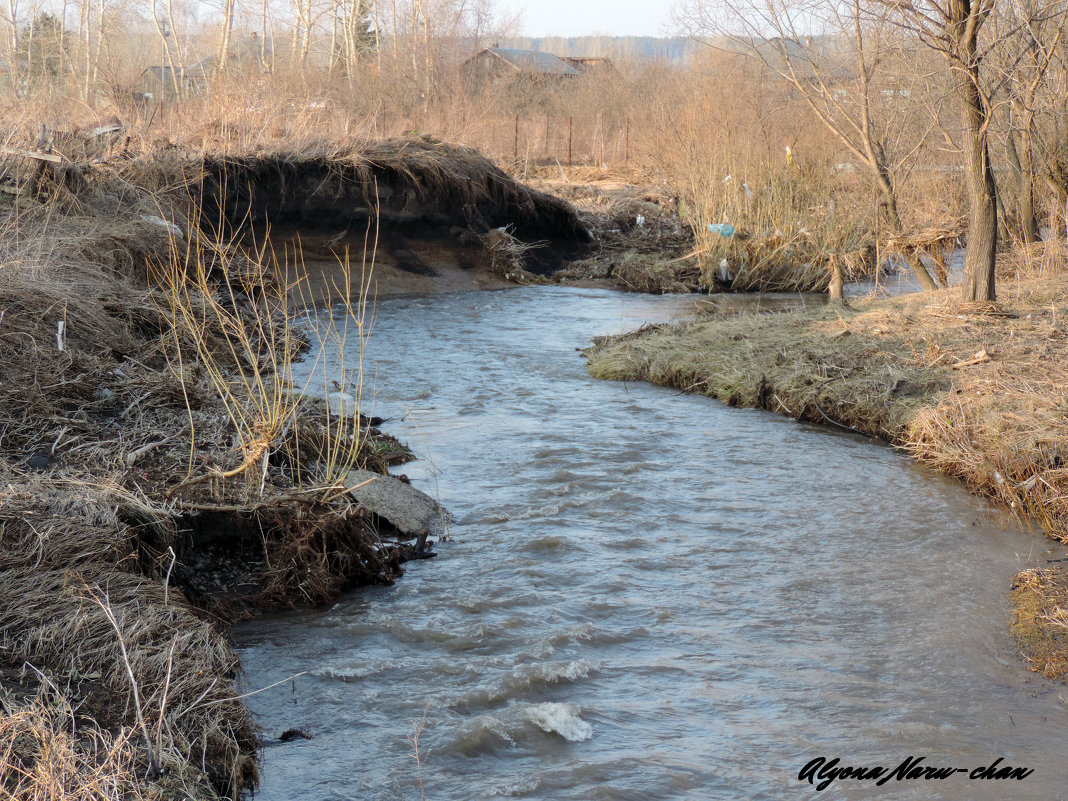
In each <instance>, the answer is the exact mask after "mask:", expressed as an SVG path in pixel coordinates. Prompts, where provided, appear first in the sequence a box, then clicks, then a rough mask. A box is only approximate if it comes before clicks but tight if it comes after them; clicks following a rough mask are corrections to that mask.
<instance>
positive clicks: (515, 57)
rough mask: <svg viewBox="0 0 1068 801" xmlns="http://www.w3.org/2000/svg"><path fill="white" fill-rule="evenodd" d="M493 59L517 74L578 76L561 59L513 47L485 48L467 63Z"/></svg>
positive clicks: (576, 71) (550, 54)
mask: <svg viewBox="0 0 1068 801" xmlns="http://www.w3.org/2000/svg"><path fill="white" fill-rule="evenodd" d="M487 56H488V57H495V58H499V59H501V60H502V61H503V62H504V63H505V64H508V65H509V66H511V67H513V68H514V69H515V70H516V71H517V72H522V73H529V74H532V75H579V74H580V72H579V70H577V69H575V68H574V67H573V66H571V65H570V64H568V63H567V62H566V61H564V60H563V59H562V58H557V57H556V56H554V55H553V54H552V53H542V52H541V51H538V50H519V49H517V48H514V47H487V48H486V49H485V50H483V51H482V52H481V53H478V54H477V55H475V56H472V58H471V59H469V60H468V61H469V62H470V61H473V60H474V59H478V58H485V57H487Z"/></svg>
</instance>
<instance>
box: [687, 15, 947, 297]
mask: <svg viewBox="0 0 1068 801" xmlns="http://www.w3.org/2000/svg"><path fill="white" fill-rule="evenodd" d="M674 18H675V21H676V24H677V25H678V26H679V27H680V29H681V30H683V31H685V32H686V33H687V34H689V35H690V36H691V37H694V38H697V39H698V41H701V42H703V43H705V44H708V45H710V46H713V47H730V48H733V49H736V50H738V51H739V52H742V53H745V54H746V55H748V56H750V57H752V58H755V59H757V60H758V61H759V62H760V63H761V64H763V65H764V67H765V68H766V69H767V70H770V71H771V73H772V74H774V75H775V76H777V77H778V78H779V79H781V80H783V81H785V82H786V83H787V84H788V85H789V86H791V87H792V88H793V89H794V91H795V92H796V94H797V96H798V97H800V98H801V100H802V101H803V102H804V103H805V105H807V106H808V108H809V109H810V110H811V111H812V113H813V114H815V115H816V118H817V119H818V120H819V121H820V122H821V123H822V124H823V126H824V127H825V128H826V129H827V130H828V131H829V132H830V133H831V134H832V135H833V136H834V137H835V138H836V139H837V140H838V141H839V142H840V143H841V144H842V145H843V146H844V147H845V148H846V150H847V151H848V152H849V153H850V154H851V155H852V157H853V158H854V159H856V160H857V161H858V162H860V164H862V165H863V166H864V168H865V169H866V170H867V172H868V174H869V175H870V176H871V179H872V181H873V183H874V185H875V187H876V189H877V190H878V193H879V207H880V211H881V213H882V217H883V219H884V220H885V221H886V223H887V225H888V227H889V228H890V231H891V232H892V233H893V234H900V233H901V231H902V223H901V216H900V213H899V210H898V200H897V198H898V195H897V187H896V180H895V177H896V173H897V171H898V170H899V169H900V167H901V166H902V165H903V164H904V163H905V161H906V160H907V159H908V158H909V157H911V156H912V155H913V154H914V153H915V152H916V150H917V149H918V148H919V147H920V145H921V144H922V142H923V141H924V140H925V138H926V135H927V131H914V130H912V126H910V125H909V121H908V119H907V117H908V111H909V106H910V99H911V97H912V93H911V91H909V90H908V89H905V88H903V85H902V84H900V83H899V81H898V76H897V75H893V74H891V73H890V72H889V70H888V69H887V65H888V62H889V61H890V60H892V59H894V58H900V55H901V44H900V42H899V41H896V40H898V39H900V36H898V35H896V34H899V29H898V28H897V27H896V26H891V25H889V24H888V22H887V20H886V19H885V13H884V14H876V13H873V12H872V9H871V8H868V7H866V6H864V5H862V3H861V0H806V2H794V1H793V0H730V2H726V3H725V4H723V5H720V6H712V5H711V4H710V3H709V2H708V0H684V2H683V3H681V4H679V5H677V6H676V7H675V8H674ZM709 34H718V35H719V36H718V39H709V38H708V35H709ZM883 95H888V96H889V98H890V100H889V102H883V103H879V102H877V101H878V100H879V99H880V98H881V97H882V96H883ZM909 134H912V136H911V138H910V137H909ZM906 261H907V263H908V265H909V268H910V270H911V271H912V273H913V274H914V275H915V276H916V279H917V280H918V281H919V282H920V284H921V286H922V287H923V288H924V289H925V290H933V289H936V288H937V284H936V283H935V281H934V279H932V278H931V276H930V274H929V273H928V272H927V269H926V268H925V267H924V265H923V263H922V262H921V261H920V259H919V257H918V256H917V255H916V254H914V253H908V254H906Z"/></svg>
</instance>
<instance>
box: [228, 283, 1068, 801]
mask: <svg viewBox="0 0 1068 801" xmlns="http://www.w3.org/2000/svg"><path fill="white" fill-rule="evenodd" d="M694 300H695V299H694V298H693V297H690V298H677V297H659V298H651V297H643V296H634V295H620V294H616V293H612V292H609V291H604V290H579V289H561V288H544V287H543V288H524V289H517V290H510V291H508V292H482V293H477V292H471V293H458V294H453V295H443V296H435V297H407V298H398V299H395V300H390V301H385V302H381V303H380V304H379V305H378V310H377V323H376V330H375V332H374V334H373V337H372V341H371V344H370V347H369V351H368V353H367V355H366V364H367V369H368V374H369V375H370V376H372V378H373V380H374V383H375V390H376V392H375V399H374V410H373V411H374V413H375V414H378V415H381V416H384V417H388V418H393V420H394V422H393V423H392V424H391V428H390V431H391V433H393V434H395V435H397V436H399V437H400V438H401V439H404V440H406V441H408V442H409V443H410V444H411V445H412V446H413V447H414V449H415V450H416V452H417V453H419V454H421V458H420V459H419V461H417V462H414V463H412V464H409V465H406V466H404V467H402V468H400V469H401V470H402V471H403V472H405V473H407V474H408V475H409V476H410V477H411V479H412V481H413V483H414V484H416V485H417V486H419V487H421V488H422V489H424V490H427V491H429V492H432V493H434V494H437V495H439V496H440V497H441V499H442V501H443V502H444V503H445V504H446V505H447V506H449V507H450V508H451V510H452V512H453V513H454V515H455V517H456V520H457V522H456V523H455V524H454V526H453V527H452V530H451V536H452V538H453V540H454V541H452V542H445V543H442V544H441V545H439V547H438V550H439V552H440V555H439V556H438V558H437V559H434V560H429V561H425V562H418V563H415V564H414V565H412V566H411V567H410V569H409V571H408V573H407V575H405V576H404V577H403V578H402V579H401V580H400V581H398V583H397V584H396V585H395V586H392V587H373V588H367V589H364V590H361V591H359V592H355V593H352V594H351V595H348V596H346V597H344V598H343V599H341V600H340V601H339V602H338V603H337V604H335V605H334V606H333V607H332V608H331V609H328V610H323V611H316V612H294V613H289V614H282V615H275V616H270V617H265V618H261V619H258V620H254V621H252V622H250V623H248V624H245V625H243V626H241V627H239V628H238V630H237V632H236V634H237V639H238V644H239V646H240V649H241V654H242V660H243V663H244V666H245V681H246V683H247V685H248V687H249V688H254V687H259V686H266V685H268V684H271V683H272V682H276V681H278V680H279V679H283V678H285V677H286V676H288V675H290V674H294V673H298V672H301V671H305V673H304V675H302V676H300V677H299V678H297V679H294V680H293V681H291V682H285V683H284V684H281V685H279V686H278V687H275V688H273V689H271V690H268V691H266V692H264V693H261V694H259V695H255V696H252V697H251V698H250V699H249V703H250V705H251V706H252V708H253V710H254V712H255V713H256V715H257V717H258V719H259V721H260V722H261V723H262V725H263V726H264V729H265V737H266V738H267V739H268V740H269V741H270V745H268V747H267V748H266V749H265V755H264V762H263V781H264V783H263V787H262V790H261V791H260V792H258V793H257V799H261V800H262V801H272V800H273V799H286V801H297V800H299V799H309V801H311V800H312V799H314V801H323V800H324V799H397V798H419V797H420V787H419V783H418V771H419V769H420V766H417V763H416V760H415V759H413V751H412V743H411V742H410V740H409V739H408V737H409V736H410V735H411V734H412V733H413V727H414V726H415V725H421V727H422V730H421V734H420V737H419V753H420V765H421V771H422V778H423V782H424V785H425V794H426V797H427V798H433V799H437V800H439V801H440V800H441V799H457V800H459V799H464V800H465V801H467V800H468V799H479V798H501V797H516V798H532V799H535V798H536V799H543V798H553V799H647V798H656V799H738V798H746V799H783V798H795V797H814V795H815V793H814V790H813V788H811V787H809V786H808V785H807V784H802V783H801V782H799V781H798V779H797V773H798V771H799V770H800V769H801V767H802V766H803V765H804V764H805V763H806V762H808V761H809V760H810V759H813V758H815V757H818V756H827V757H841V758H842V760H843V761H844V762H846V763H850V764H858V765H865V766H875V765H884V766H890V767H893V766H896V765H897V764H898V763H900V762H901V761H902V760H903V759H905V758H906V757H908V756H909V755H926V757H927V761H928V762H929V763H930V764H932V765H938V766H947V765H951V766H954V767H968V768H969V769H970V768H973V767H977V766H981V765H985V764H989V763H990V762H991V761H992V760H994V759H996V758H998V757H1004V758H1005V763H1008V764H1012V765H1025V766H1029V767H1033V768H1034V769H1035V772H1034V774H1033V775H1032V776H1030V777H1029V778H1028V779H1027V780H1025V781H1023V782H1008V783H1006V782H977V781H969V780H968V779H967V778H966V777H965V774H957V775H955V776H954V777H953V778H950V779H947V780H944V781H935V782H919V783H917V782H900V783H892V784H891V785H889V786H884V787H878V788H877V787H873V786H871V784H870V783H863V784H861V783H857V782H846V781H841V782H836V783H835V784H834V785H833V786H832V787H831V788H829V789H828V790H826V791H824V792H822V793H821V794H820V796H821V797H826V798H835V799H841V798H846V799H853V798H880V799H883V798H895V799H899V798H914V799H1006V798H1027V799H1039V798H1042V799H1047V798H1056V797H1062V796H1063V793H1064V787H1063V781H1062V780H1063V770H1062V765H1063V754H1064V745H1063V744H1064V743H1065V742H1066V741H1068V707H1066V706H1065V705H1064V704H1063V703H1060V702H1059V701H1058V695H1059V694H1062V693H1063V694H1065V695H1068V693H1066V692H1064V691H1063V689H1062V688H1059V687H1057V686H1054V685H1051V684H1049V683H1047V682H1045V681H1044V680H1042V679H1041V678H1039V677H1037V676H1036V675H1034V674H1031V673H1029V672H1027V671H1026V670H1025V669H1024V667H1023V666H1022V665H1021V664H1020V663H1019V661H1018V659H1017V656H1016V650H1015V648H1014V646H1013V644H1012V642H1011V640H1010V639H1009V637H1008V634H1007V633H1006V628H1007V626H1006V624H1007V618H1008V610H1007V607H1006V602H1005V597H1004V596H1005V592H1006V591H1007V588H1008V583H1009V580H1010V577H1011V576H1012V574H1013V572H1014V571H1015V570H1017V569H1018V568H1019V567H1020V566H1021V565H1025V564H1042V563H1044V560H1045V559H1046V558H1056V557H1058V556H1061V555H1062V554H1063V552H1064V549H1063V548H1053V546H1051V545H1050V544H1049V543H1048V542H1047V541H1045V540H1044V539H1042V538H1041V537H1038V538H1032V537H1030V536H1029V535H1027V534H1025V533H1023V532H1021V531H1019V530H1017V529H1015V528H1004V527H999V526H998V525H996V523H995V521H992V520H991V519H990V518H988V517H987V516H986V515H985V514H984V513H983V511H982V509H981V508H980V504H979V503H978V501H977V500H976V499H975V498H973V497H970V496H969V495H968V494H967V493H966V492H965V491H964V489H963V488H962V487H960V486H958V485H956V484H954V483H952V482H949V481H945V480H943V479H941V478H939V477H937V476H934V475H931V474H930V473H928V472H926V471H924V470H921V469H919V468H917V467H916V466H915V465H913V464H912V463H910V462H909V461H908V460H907V459H905V458H904V457H903V456H901V455H899V454H897V453H895V452H893V451H891V450H890V449H888V448H884V447H879V446H875V445H871V444H869V443H867V442H866V441H862V440H859V439H857V438H855V437H853V436H851V435H848V434H842V433H837V432H829V431H826V430H822V429H817V428H815V427H812V426H808V425H800V424H797V423H795V422H793V421H790V420H787V419H785V418H780V417H776V416H774V415H772V414H768V413H764V412H756V411H745V410H738V409H731V408H728V407H725V406H722V405H720V404H718V403H716V402H714V401H711V400H709V399H706V398H702V397H695V396H679V395H677V394H676V393H673V392H671V391H669V390H664V389H660V388H656V387H651V386H647V385H631V384H622V383H610V382H598V381H594V380H592V379H590V378H589V377H588V376H587V374H586V372H585V368H584V364H583V362H582V360H581V358H580V357H579V356H578V354H576V352H575V349H576V348H581V347H583V346H584V345H585V344H587V342H588V341H589V339H590V338H591V337H592V336H595V335H599V334H606V333H615V332H619V331H623V330H629V329H632V328H635V327H637V326H639V325H641V324H642V323H644V322H657V321H663V320H666V319H671V318H677V317H679V316H686V315H689V314H692V313H693V309H694ZM701 302H702V303H703V302H705V301H704V299H702V300H701ZM365 411H367V410H365ZM291 727H302V728H305V729H307V730H308V731H309V732H310V733H311V734H312V739H310V740H303V739H298V740H294V741H292V742H289V743H284V744H283V743H280V742H278V739H277V738H278V737H279V735H280V734H281V733H282V732H283V731H284V730H286V729H288V728H291ZM1010 785H1011V786H1010Z"/></svg>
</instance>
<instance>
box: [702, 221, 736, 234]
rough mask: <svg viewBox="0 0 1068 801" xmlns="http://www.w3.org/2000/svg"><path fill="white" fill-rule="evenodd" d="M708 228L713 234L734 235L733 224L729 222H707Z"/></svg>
mask: <svg viewBox="0 0 1068 801" xmlns="http://www.w3.org/2000/svg"><path fill="white" fill-rule="evenodd" d="M705 227H706V228H708V230H709V231H710V232H711V233H713V234H719V235H720V236H728V237H729V236H734V226H733V225H730V224H729V223H709V224H708V225H707V226H705Z"/></svg>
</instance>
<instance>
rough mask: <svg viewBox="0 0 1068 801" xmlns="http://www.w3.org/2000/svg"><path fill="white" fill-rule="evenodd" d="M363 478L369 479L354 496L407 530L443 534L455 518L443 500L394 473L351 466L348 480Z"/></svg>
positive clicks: (355, 481) (348, 482)
mask: <svg viewBox="0 0 1068 801" xmlns="http://www.w3.org/2000/svg"><path fill="white" fill-rule="evenodd" d="M364 481H367V482H368V483H366V484H364V485H363V486H362V487H358V488H357V489H354V490H353V491H352V496H353V497H354V498H355V499H356V500H357V502H358V503H360V504H361V505H362V506H365V507H367V509H369V510H370V511H372V512H373V513H374V514H376V515H378V516H379V517H384V518H385V519H386V520H388V521H389V522H390V523H392V524H393V525H394V526H396V528H397V530H398V531H400V532H402V533H404V534H408V535H410V536H412V537H415V536H418V535H419V534H423V533H429V534H430V535H431V536H434V537H441V536H442V535H443V534H444V533H445V524H446V523H449V522H451V521H452V515H450V514H449V512H448V510H446V509H445V508H444V507H443V506H442V505H441V504H440V503H438V502H437V501H435V500H434V499H433V498H431V497H430V496H429V495H427V494H426V493H425V492H420V491H419V490H417V489H416V488H415V487H412V486H409V485H408V484H405V483H404V482H403V481H400V480H398V479H396V478H393V477H392V476H383V475H381V474H379V473H372V472H371V471H370V470H352V471H350V472H349V475H348V478H347V479H346V480H345V484H346V485H347V486H349V487H351V486H354V485H356V484H360V483H362V482H364Z"/></svg>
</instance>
